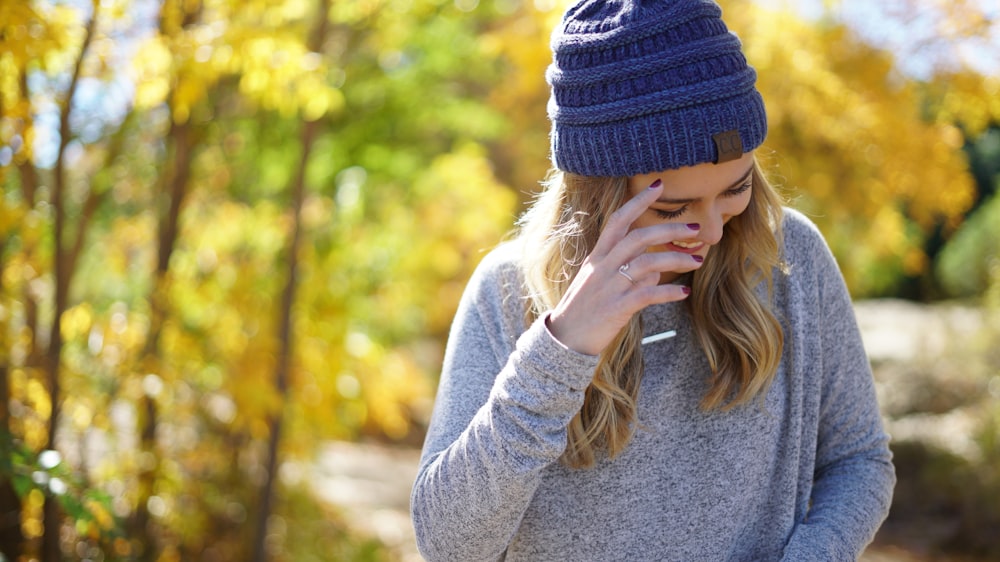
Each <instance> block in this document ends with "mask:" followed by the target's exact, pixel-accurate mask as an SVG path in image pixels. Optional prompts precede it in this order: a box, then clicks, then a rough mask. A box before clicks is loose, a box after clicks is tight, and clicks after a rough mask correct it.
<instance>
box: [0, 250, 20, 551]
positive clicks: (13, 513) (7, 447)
mask: <svg viewBox="0 0 1000 562" xmlns="http://www.w3.org/2000/svg"><path fill="white" fill-rule="evenodd" d="M6 246H7V241H6V240H0V263H3V257H4V256H3V254H4V252H5V250H6ZM2 292H3V276H2V275H0V293H2ZM0 329H2V330H3V331H2V332H0V558H2V557H4V556H5V557H6V558H7V560H18V559H19V558H20V557H21V554H22V553H23V549H24V535H23V534H22V533H21V498H20V497H18V495H17V493H16V492H15V491H14V485H13V482H12V481H11V478H12V476H13V474H14V463H13V462H12V458H11V457H12V456H13V449H14V439H13V435H12V434H11V431H10V376H9V375H10V356H9V355H8V353H7V350H8V349H10V342H8V341H7V330H6V327H5V326H4V327H0Z"/></svg>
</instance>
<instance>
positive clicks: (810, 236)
mask: <svg viewBox="0 0 1000 562" xmlns="http://www.w3.org/2000/svg"><path fill="white" fill-rule="evenodd" d="M782 211H783V219H782V224H781V228H782V231H783V234H784V244H785V251H786V252H791V253H793V254H794V253H799V252H815V251H816V250H819V249H824V250H826V249H827V244H826V240H824V239H823V234H822V233H821V232H820V231H819V227H817V226H816V223H814V222H813V221H812V220H810V219H809V217H807V216H806V215H804V214H803V213H802V212H801V211H797V210H795V209H792V208H791V207H783V208H782Z"/></svg>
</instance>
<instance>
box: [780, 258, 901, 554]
mask: <svg viewBox="0 0 1000 562" xmlns="http://www.w3.org/2000/svg"><path fill="white" fill-rule="evenodd" d="M821 246H822V247H821V248H819V249H818V251H817V252H816V259H817V264H816V266H817V271H818V273H817V276H818V278H819V284H820V286H819V291H818V292H817V294H818V298H819V308H818V314H819V318H820V319H821V320H820V323H819V325H820V326H821V327H822V329H821V330H820V334H818V335H817V336H818V337H819V338H820V342H819V344H820V346H821V350H822V355H821V357H822V360H821V361H820V362H819V364H817V365H816V368H818V369H821V371H822V372H821V373H820V376H821V377H822V378H821V382H820V389H821V391H820V392H821V394H820V404H819V423H818V434H817V445H816V468H815V476H814V482H813V488H812V496H811V504H812V505H811V507H810V509H809V512H808V515H807V517H806V521H805V522H803V523H801V524H800V525H799V526H798V527H797V528H796V531H795V532H794V534H793V535H792V537H791V540H790V541H789V544H788V545H787V546H786V548H785V556H784V559H785V560H788V561H808V560H824V561H827V560H829V561H833V560H836V561H840V560H845V561H846V560H857V559H858V557H859V556H860V555H861V552H862V551H863V550H864V548H865V546H867V545H868V543H870V542H871V540H872V539H873V538H874V536H875V532H876V531H877V530H878V528H879V526H880V525H881V524H882V522H883V521H884V520H885V517H886V516H887V514H888V512H889V506H890V503H891V500H892V490H893V487H894V486H895V482H896V477H895V471H894V469H893V466H892V462H891V461H892V454H891V452H890V450H889V436H888V435H887V434H886V432H885V430H884V428H883V425H882V420H881V417H880V414H879V408H878V403H877V402H876V399H875V388H874V382H873V379H872V373H871V367H870V365H869V362H868V357H867V355H866V353H865V350H864V347H863V345H862V342H861V335H860V331H859V330H858V327H857V322H856V320H855V317H854V310H853V307H852V303H851V299H850V295H849V294H848V291H847V288H846V286H845V284H844V281H843V278H842V276H841V275H840V272H839V270H838V269H837V265H836V262H835V261H834V260H833V257H832V255H830V253H829V249H828V248H827V247H826V245H825V243H824V244H822V245H821Z"/></svg>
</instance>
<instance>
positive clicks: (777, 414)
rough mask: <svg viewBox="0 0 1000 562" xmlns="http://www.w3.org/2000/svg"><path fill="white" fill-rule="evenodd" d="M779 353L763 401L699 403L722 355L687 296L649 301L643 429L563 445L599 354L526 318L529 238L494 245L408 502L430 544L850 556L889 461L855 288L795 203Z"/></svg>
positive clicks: (463, 552) (447, 369) (885, 485)
mask: <svg viewBox="0 0 1000 562" xmlns="http://www.w3.org/2000/svg"><path fill="white" fill-rule="evenodd" d="M784 222H785V224H784V233H785V260H786V263H787V264H788V265H789V266H790V270H789V273H788V274H787V275H785V274H779V273H776V277H775V293H774V298H775V303H776V311H777V314H778V316H779V318H780V319H781V321H782V324H783V326H784V329H785V348H784V355H783V358H782V363H781V367H780V370H779V371H778V373H777V375H776V377H775V380H774V383H773V384H772V386H771V387H770V390H769V392H768V394H767V397H766V400H765V402H764V407H763V408H762V407H761V404H760V403H759V402H753V403H751V404H749V405H745V406H742V407H738V408H735V409H734V410H732V411H729V412H718V411H713V412H703V411H701V410H699V408H698V404H699V401H700V400H701V399H702V397H703V395H704V393H705V390H706V388H707V386H706V381H707V379H708V376H709V367H708V364H707V361H706V359H705V356H704V353H703V352H702V351H701V348H700V347H699V346H698V343H697V341H696V340H695V337H694V334H693V333H692V330H691V320H690V318H689V316H688V313H687V311H686V309H685V305H683V304H682V303H671V304H666V305H657V306H651V307H649V308H647V309H645V310H644V311H643V312H642V316H643V322H644V329H645V332H646V335H649V334H655V333H659V332H662V331H665V330H669V329H674V330H677V336H676V337H674V338H671V339H667V340H662V341H659V342H656V343H651V344H647V345H645V346H644V347H643V353H644V360H645V366H646V370H645V374H644V375H643V378H642V384H641V389H640V391H639V402H638V423H637V424H636V431H635V436H634V438H633V440H632V442H631V443H630V444H629V445H628V447H627V448H626V449H625V450H624V451H623V452H622V453H621V454H620V455H619V456H618V457H616V458H614V459H611V460H608V459H606V458H603V459H599V460H598V462H597V464H596V466H594V467H593V468H588V469H569V468H566V467H565V466H563V465H562V464H560V463H559V462H558V459H559V456H560V455H561V454H562V452H563V449H564V448H565V445H566V426H567V424H568V423H569V421H570V420H571V419H572V418H573V416H574V415H575V414H576V412H577V411H578V410H579V409H580V406H581V405H582V403H583V392H584V389H585V388H586V386H587V384H588V383H589V381H590V379H591V377H592V374H593V372H594V369H595V367H596V365H597V358H595V357H591V356H587V355H581V354H579V353H576V352H573V351H571V350H569V349H566V348H565V347H563V346H562V345H561V344H559V342H557V341H555V340H554V339H553V338H552V336H551V335H550V334H549V333H548V331H547V330H546V328H545V325H544V322H543V321H541V320H540V321H536V322H534V323H533V324H531V325H530V326H526V325H525V324H524V321H523V317H524V302H523V300H522V297H521V290H520V287H521V281H520V276H519V273H518V269H517V245H515V244H506V245H503V246H500V247H499V248H497V249H496V250H494V251H493V252H491V253H490V255H489V256H487V257H486V258H485V259H484V261H483V262H482V264H481V265H480V267H479V268H478V269H477V271H476V273H475V275H474V276H473V278H472V280H471V281H470V283H469V286H468V288H467V289H466V292H465V294H464V296H463V298H462V302H461V305H460V307H459V310H458V313H457V315H456V318H455V322H454V325H453V327H452V333H451V336H450V339H449V342H448V348H447V351H446V355H445V361H444V369H443V372H442V374H441V383H440V387H439V389H438V395H437V402H436V404H435V409H434V414H433V417H432V420H431V424H430V428H429V431H428V435H427V440H426V443H425V444H424V451H423V456H422V459H421V463H420V471H419V474H418V476H417V480H416V483H415V484H414V488H413V495H412V498H411V510H412V516H413V523H414V526H415V528H416V535H417V543H418V546H419V548H420V552H421V553H422V554H423V556H424V557H426V559H427V560H430V561H437V560H456V561H462V562H469V561H478V560H498V559H505V560H537V561H555V560H567V561H583V560H626V561H636V560H657V561H661V560H677V561H717V560H718V561H722V560H733V561H737V560H738V561H743V560H748V561H749V560H789V561H809V560H830V561H834V560H835V561H841V560H844V561H847V560H856V559H857V558H858V556H859V555H860V553H861V552H862V550H863V549H864V547H865V545H867V544H868V543H869V542H870V541H871V539H872V537H873V536H874V534H875V531H876V530H877V529H878V527H879V525H880V524H881V522H882V521H883V519H884V518H885V516H886V514H887V512H888V509H889V503H890V499H891V496H892V488H893V485H894V483H895V474H894V471H893V467H892V464H891V460H890V459H891V455H890V452H889V448H888V436H887V435H886V433H885V431H884V430H883V427H882V423H881V419H880V417H879V411H878V406H877V404H876V401H875V391H874V387H873V382H872V376H871V370H870V368H869V365H868V361H867V358H866V355H865V351H864V349H863V347H862V344H861V339H860V336H859V333H858V329H857V325H856V323H855V319H854V313H853V310H852V308H851V301H850V297H849V295H848V293H847V290H846V288H845V286H844V282H843V279H842V277H841V275H840V272H839V270H838V268H837V265H836V263H835V261H834V259H833V257H832V255H831V254H830V251H829V249H828V248H827V246H826V244H825V242H824V241H823V239H822V237H821V235H820V233H819V232H818V231H817V230H816V228H815V226H813V224H812V223H811V222H809V221H808V219H806V218H805V217H803V216H802V215H801V214H799V213H797V212H795V211H790V210H786V212H785V221H784Z"/></svg>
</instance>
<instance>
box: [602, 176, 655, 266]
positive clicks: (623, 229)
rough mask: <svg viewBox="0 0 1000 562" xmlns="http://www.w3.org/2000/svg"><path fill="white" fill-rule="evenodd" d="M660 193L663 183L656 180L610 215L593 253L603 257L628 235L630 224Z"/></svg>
mask: <svg viewBox="0 0 1000 562" xmlns="http://www.w3.org/2000/svg"><path fill="white" fill-rule="evenodd" d="M662 191H663V182H662V181H660V180H656V181H654V182H653V183H651V184H650V185H649V187H648V188H646V189H644V190H642V192H641V193H637V194H636V195H635V196H634V197H632V198H631V199H629V200H628V201H626V202H625V204H624V205H622V206H621V207H619V208H618V209H617V210H616V211H615V212H613V213H611V216H609V217H608V222H607V223H605V225H604V231H603V232H601V235H600V237H599V238H598V239H597V244H595V245H594V250H593V253H594V254H595V255H598V256H603V255H605V254H607V253H608V252H610V251H611V249H612V248H614V247H615V245H616V244H617V243H618V242H619V241H620V240H621V239H622V238H624V237H625V235H627V234H628V231H629V229H630V228H631V227H632V223H633V222H635V221H636V219H638V218H639V217H640V216H641V215H642V213H644V212H645V211H646V209H648V208H649V206H650V205H652V204H653V202H654V201H656V198H657V197H659V196H660V193H662Z"/></svg>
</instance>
